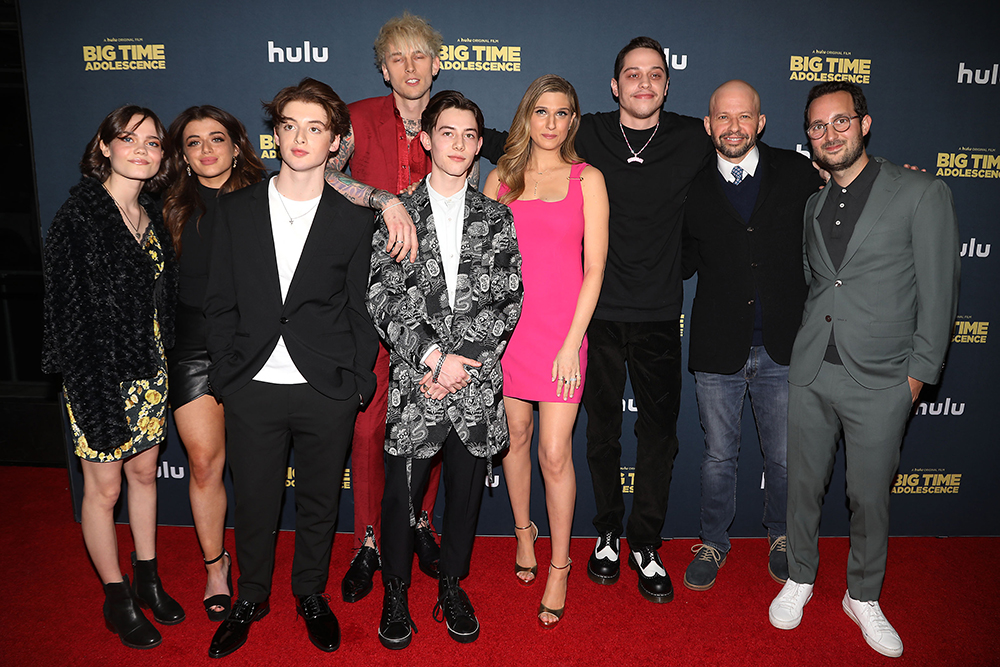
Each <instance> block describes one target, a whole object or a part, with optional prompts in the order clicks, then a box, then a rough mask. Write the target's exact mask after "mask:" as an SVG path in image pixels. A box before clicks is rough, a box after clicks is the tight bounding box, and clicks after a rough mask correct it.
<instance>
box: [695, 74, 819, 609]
mask: <svg viewBox="0 0 1000 667" xmlns="http://www.w3.org/2000/svg"><path fill="white" fill-rule="evenodd" d="M765 122H766V118H765V116H764V114H762V113H761V112H760V96H759V95H758V94H757V91H756V90H754V89H753V87H752V86H750V85H749V84H747V83H746V82H744V81H738V80H734V81H728V82H726V83H724V84H722V85H721V86H719V87H718V88H717V89H716V90H715V92H714V93H713V94H712V97H711V99H710V100H709V113H708V115H707V116H705V131H706V132H707V133H708V135H709V136H710V137H711V138H712V142H713V143H714V144H715V150H716V158H715V159H713V160H711V162H710V164H708V165H706V166H705V168H704V169H703V170H702V171H701V172H700V173H699V174H698V175H697V176H696V177H695V179H694V182H693V183H692V184H691V189H690V191H689V192H688V197H687V202H686V203H685V205H684V243H683V247H684V250H683V258H684V262H683V264H684V277H685V278H690V277H691V276H692V275H693V274H694V273H695V272H697V273H698V287H697V292H696V293H695V297H694V306H693V308H692V310H691V327H690V341H691V349H690V355H689V359H688V368H689V369H690V370H691V372H693V373H694V376H695V382H696V385H695V393H696V395H697V397H698V413H699V415H700V417H701V424H702V428H704V430H705V453H704V455H703V457H702V463H701V539H702V542H703V544H698V545H696V546H695V548H694V550H695V551H696V555H695V557H694V560H693V561H692V562H691V564H690V565H689V566H688V568H687V571H686V572H685V573H684V585H685V586H686V587H687V588H690V589H691V590H695V591H703V590H707V589H709V588H711V587H712V586H713V585H714V584H715V578H716V574H717V573H718V571H719V568H720V567H722V565H723V564H724V563H725V562H726V554H727V553H728V552H729V535H728V530H729V526H730V525H731V524H732V522H733V518H734V517H735V516H736V467H737V465H736V464H737V459H738V457H739V452H740V422H741V418H742V414H743V402H744V399H745V397H746V395H747V392H748V391H749V393H750V400H751V402H752V403H753V414H754V420H755V422H756V424H757V433H758V436H759V439H760V446H761V451H762V452H763V455H764V517H763V523H764V526H765V527H766V528H767V535H768V539H769V540H770V543H771V549H770V551H769V553H768V566H767V567H768V572H769V573H770V575H771V577H772V578H773V579H774V580H775V581H778V582H781V583H784V582H785V580H786V579H787V578H788V564H787V560H786V551H785V544H786V539H785V497H786V486H787V482H786V479H787V471H786V464H785V459H786V442H787V437H786V436H787V430H788V428H787V426H788V362H789V359H790V358H791V354H792V341H794V340H795V333H796V332H797V331H798V329H799V324H800V323H801V322H802V304H803V303H804V302H805V298H806V283H805V279H804V277H803V275H802V211H803V209H804V208H805V204H806V200H807V199H808V198H809V196H810V195H812V194H813V193H814V192H816V190H817V189H819V187H820V186H821V185H822V183H823V181H822V179H821V178H820V177H819V174H818V173H817V171H816V169H815V168H814V167H813V166H812V165H811V164H810V162H809V160H808V159H807V158H805V157H803V156H802V155H799V154H797V153H796V152H795V151H790V150H782V149H780V148H772V147H770V146H767V145H766V144H764V143H762V142H760V141H758V135H759V134H760V132H761V131H762V130H763V129H764V124H765Z"/></svg>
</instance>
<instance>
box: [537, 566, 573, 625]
mask: <svg viewBox="0 0 1000 667" xmlns="http://www.w3.org/2000/svg"><path fill="white" fill-rule="evenodd" d="M572 564H573V559H572V558H570V559H569V562H568V563H566V564H565V565H563V566H562V567H560V566H559V565H553V564H552V563H549V572H550V573H551V572H552V570H565V569H566V568H568V567H570V566H571V565H572ZM568 574H569V573H567V575H568ZM566 588H567V589H569V580H568V579H567V581H566ZM565 611H566V603H565V602H563V606H562V607H560V608H559V609H549V608H548V607H546V606H545V605H543V604H542V603H540V602H539V603H538V622H539V623H540V624H541V626H542V627H543V628H554V627H555V626H556V623H558V622H559V621H560V620H561V619H562V617H563V612H565ZM542 614H551V615H553V616H555V617H556V620H554V621H545V620H543V619H542Z"/></svg>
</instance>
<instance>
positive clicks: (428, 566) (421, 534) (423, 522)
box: [413, 512, 441, 579]
mask: <svg viewBox="0 0 1000 667" xmlns="http://www.w3.org/2000/svg"><path fill="white" fill-rule="evenodd" d="M413 550H414V551H415V552H416V554H417V564H418V565H419V566H420V571H421V572H423V573H424V574H426V575H427V576H428V577H430V578H432V579H437V578H438V563H439V562H440V560H441V547H439V546H438V543H437V542H436V541H435V540H434V533H432V532H431V524H430V520H429V519H428V518H427V512H422V513H421V514H420V521H419V522H417V527H416V528H414V529H413Z"/></svg>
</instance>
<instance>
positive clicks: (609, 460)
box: [583, 320, 681, 549]
mask: <svg viewBox="0 0 1000 667" xmlns="http://www.w3.org/2000/svg"><path fill="white" fill-rule="evenodd" d="M587 345H588V349H587V384H586V386H585V387H584V391H583V406H584V408H585V409H586V411H587V462H588V463H589V464H590V476H591V479H592V480H593V484H594V499H595V501H596V504H597V516H596V517H594V527H595V528H597V530H598V532H601V533H603V532H606V531H610V532H611V533H612V534H613V535H618V536H620V535H621V534H622V519H623V517H624V516H625V499H624V497H623V496H622V478H621V453H622V447H621V442H620V441H619V438H620V436H621V430H622V394H623V392H624V390H625V368H626V365H627V366H628V374H629V377H630V379H631V381H632V390H633V392H634V393H635V404H636V408H637V409H638V417H637V419H636V424H635V436H636V440H637V441H638V446H637V451H636V464H635V479H634V486H633V496H632V514H631V515H630V516H629V520H628V531H627V534H626V537H627V538H628V541H629V546H630V548H633V549H637V548H639V547H641V546H647V545H648V546H652V547H654V548H657V549H658V548H659V547H660V544H661V540H660V530H661V529H662V528H663V521H664V518H665V517H666V514H667V498H668V496H669V494H670V476H671V474H672V473H673V469H674V457H676V456H677V413H678V411H679V409H680V400H681V339H680V322H679V321H678V320H671V321H668V322H608V321H605V320H592V321H591V322H590V327H589V328H588V329H587Z"/></svg>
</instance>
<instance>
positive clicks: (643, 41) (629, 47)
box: [615, 37, 670, 81]
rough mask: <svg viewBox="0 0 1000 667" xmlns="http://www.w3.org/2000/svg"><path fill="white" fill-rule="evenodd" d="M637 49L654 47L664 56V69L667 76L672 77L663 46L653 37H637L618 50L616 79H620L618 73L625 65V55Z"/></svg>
mask: <svg viewBox="0 0 1000 667" xmlns="http://www.w3.org/2000/svg"><path fill="white" fill-rule="evenodd" d="M636 49H653V50H654V51H656V52H657V53H659V54H660V57H661V58H663V71H664V72H665V73H666V75H667V78H668V79H669V78H670V67H669V66H668V65H667V56H666V54H665V53H663V46H661V45H660V43H659V42H658V41H656V40H655V39H653V38H652V37H635V38H633V39H632V41H631V42H629V43H628V44H626V45H625V48H623V49H622V50H621V51H619V52H618V57H617V58H615V81H617V80H618V75H619V74H621V73H622V67H624V66H625V56H627V55H628V54H629V53H630V52H631V51H635V50H636Z"/></svg>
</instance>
